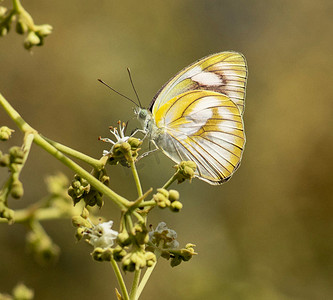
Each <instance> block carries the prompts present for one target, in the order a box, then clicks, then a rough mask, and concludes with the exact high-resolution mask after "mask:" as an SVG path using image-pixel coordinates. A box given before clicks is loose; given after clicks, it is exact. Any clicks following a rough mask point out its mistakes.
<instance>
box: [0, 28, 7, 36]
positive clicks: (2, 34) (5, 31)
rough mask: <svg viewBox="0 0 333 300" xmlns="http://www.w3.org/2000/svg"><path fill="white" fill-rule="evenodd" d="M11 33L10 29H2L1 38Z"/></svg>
mask: <svg viewBox="0 0 333 300" xmlns="http://www.w3.org/2000/svg"><path fill="white" fill-rule="evenodd" d="M8 31H9V27H2V28H0V36H6V35H7V33H8Z"/></svg>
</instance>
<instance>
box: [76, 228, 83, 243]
mask: <svg viewBox="0 0 333 300" xmlns="http://www.w3.org/2000/svg"><path fill="white" fill-rule="evenodd" d="M84 234H85V228H82V227H78V228H77V229H76V232H75V238H76V240H77V241H78V242H79V241H81V240H82V238H83V236H84Z"/></svg>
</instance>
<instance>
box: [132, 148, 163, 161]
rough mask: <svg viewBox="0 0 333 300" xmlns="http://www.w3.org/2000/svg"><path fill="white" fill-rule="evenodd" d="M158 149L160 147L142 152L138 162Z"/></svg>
mask: <svg viewBox="0 0 333 300" xmlns="http://www.w3.org/2000/svg"><path fill="white" fill-rule="evenodd" d="M156 150H159V149H158V148H155V149H153V150H149V151H147V152H145V153H142V154H141V155H140V156H139V157H138V158H137V159H136V162H138V161H139V160H140V159H142V158H144V157H146V156H148V155H149V154H150V153H153V152H155V151H156Z"/></svg>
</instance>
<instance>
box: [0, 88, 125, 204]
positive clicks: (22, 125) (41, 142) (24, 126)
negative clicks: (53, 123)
mask: <svg viewBox="0 0 333 300" xmlns="http://www.w3.org/2000/svg"><path fill="white" fill-rule="evenodd" d="M0 105H1V106H2V107H3V108H4V109H5V111H6V112H7V114H8V115H9V116H10V117H11V119H12V120H13V121H14V122H15V123H16V125H17V126H18V127H19V129H20V130H21V131H23V132H24V133H26V134H27V133H33V135H34V143H35V144H37V145H38V146H40V147H42V148H43V149H44V150H45V151H47V152H48V153H50V154H51V155H52V156H54V157H55V158H56V159H58V160H59V161H61V162H62V163H63V164H64V165H66V166H67V167H69V168H70V169H72V170H73V171H74V172H76V173H77V174H79V175H80V176H82V177H83V178H85V179H87V180H88V182H89V183H90V184H91V185H92V186H93V187H94V188H96V189H97V190H98V191H99V192H101V193H103V194H105V196H107V197H108V198H110V199H111V200H112V201H113V202H114V203H115V204H117V205H118V206H119V207H120V208H121V209H124V208H127V207H129V206H130V201H128V200H127V199H125V198H123V197H121V196H120V195H118V194H117V193H115V192H114V191H112V190H111V189H109V188H108V187H107V186H105V185H104V184H103V183H101V182H100V181H99V180H98V179H96V178H95V177H94V176H92V175H91V174H90V173H89V172H87V171H86V170H84V169H83V168H82V167H80V166H79V165H78V164H76V163H75V162H74V161H72V160H71V159H69V158H68V157H66V156H65V155H64V154H63V153H62V152H60V151H59V150H58V149H57V148H55V147H54V146H52V145H51V144H50V143H49V142H47V141H46V140H45V139H43V138H42V137H41V136H40V135H39V133H38V132H37V131H36V130H35V129H33V128H32V127H31V126H30V125H29V124H28V123H27V122H25V121H24V120H23V118H22V117H21V116H20V115H19V113H18V112H17V111H16V110H15V109H14V108H13V107H12V106H11V105H10V104H9V103H8V101H7V100H6V99H5V98H4V97H3V96H2V95H1V94H0Z"/></svg>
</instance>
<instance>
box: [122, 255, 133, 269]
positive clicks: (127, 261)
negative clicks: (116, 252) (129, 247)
mask: <svg viewBox="0 0 333 300" xmlns="http://www.w3.org/2000/svg"><path fill="white" fill-rule="evenodd" d="M127 255H128V254H127ZM127 255H126V256H125V257H127ZM122 268H123V270H124V271H125V272H126V271H128V272H134V271H135V263H134V262H132V261H131V259H130V258H126V259H125V258H124V259H123V261H122Z"/></svg>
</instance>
